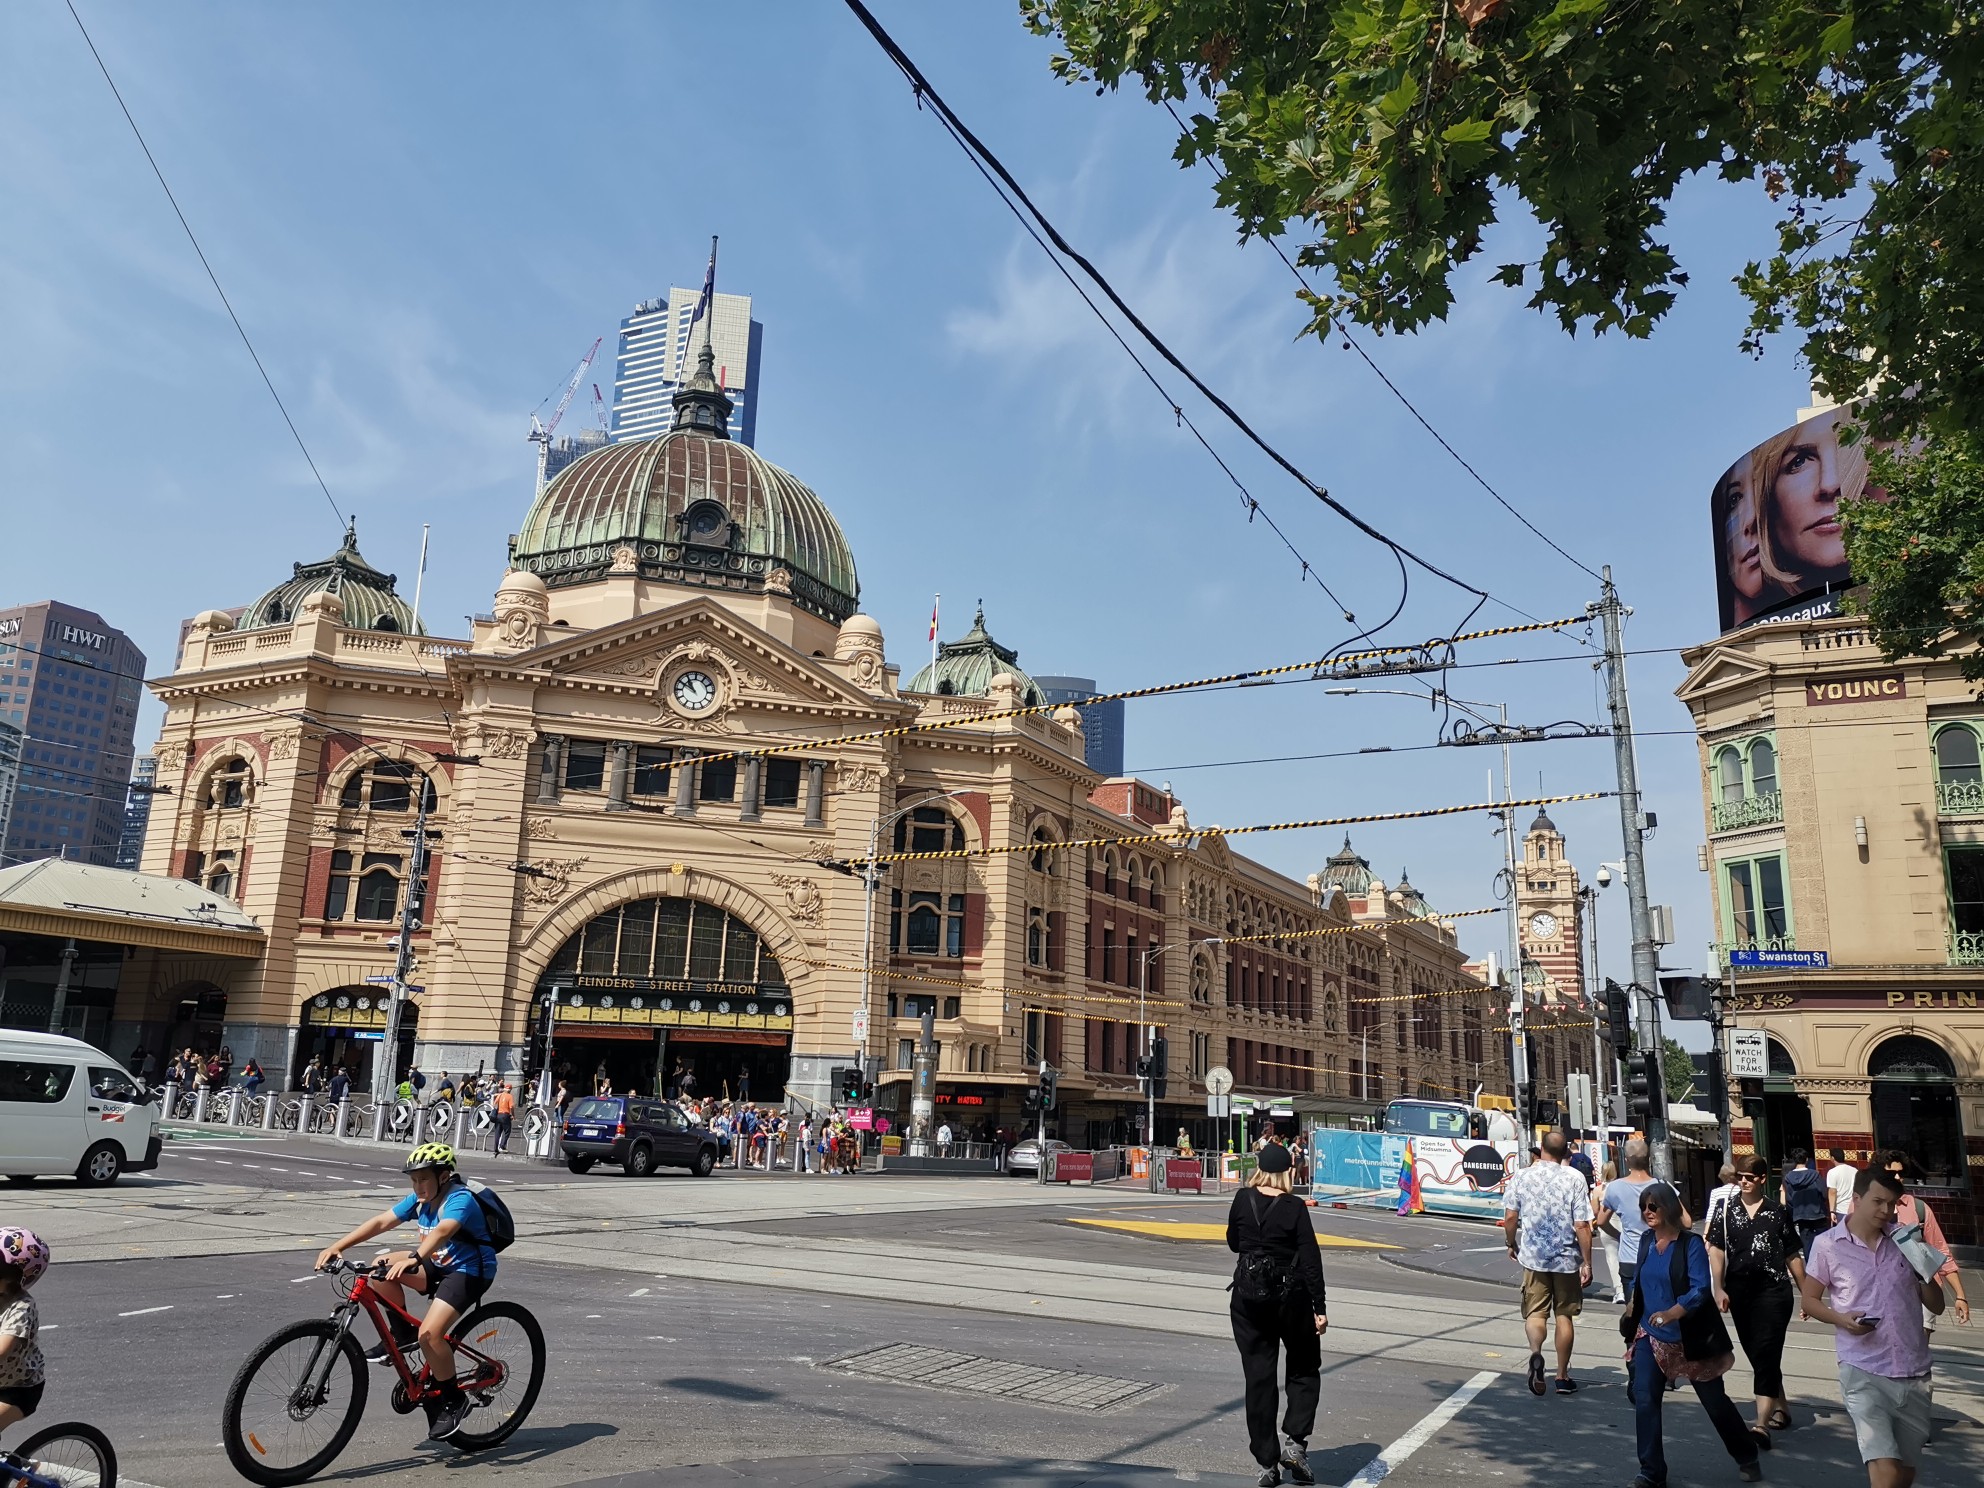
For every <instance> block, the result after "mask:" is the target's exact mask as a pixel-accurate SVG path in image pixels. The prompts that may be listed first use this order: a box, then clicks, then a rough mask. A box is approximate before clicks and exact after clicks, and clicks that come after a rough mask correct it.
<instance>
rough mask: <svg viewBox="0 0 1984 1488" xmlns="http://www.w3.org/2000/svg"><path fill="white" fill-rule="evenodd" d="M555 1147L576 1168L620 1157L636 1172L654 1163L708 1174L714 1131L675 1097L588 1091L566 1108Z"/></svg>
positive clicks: (714, 1150) (713, 1163)
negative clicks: (693, 1115) (591, 1093)
mask: <svg viewBox="0 0 1984 1488" xmlns="http://www.w3.org/2000/svg"><path fill="white" fill-rule="evenodd" d="M558 1135H559V1150H560V1151H562V1152H563V1153H564V1154H565V1166H566V1167H568V1168H570V1169H571V1170H572V1171H573V1172H574V1173H584V1172H586V1171H588V1170H589V1169H590V1168H591V1167H592V1165H593V1164H594V1163H600V1162H608V1163H618V1164H620V1166H621V1167H623V1168H624V1169H626V1171H627V1173H628V1174H629V1175H630V1176H632V1177H635V1178H645V1177H647V1175H648V1174H650V1173H652V1172H653V1171H654V1170H655V1169H656V1168H687V1169H689V1171H690V1172H692V1173H694V1174H695V1175H696V1176H697V1177H698V1178H707V1177H709V1175H710V1172H711V1170H712V1169H713V1168H715V1167H716V1158H717V1135H716V1133H715V1132H713V1131H711V1130H710V1129H709V1128H708V1127H706V1126H698V1125H697V1124H696V1123H695V1122H694V1121H692V1120H691V1119H690V1118H689V1114H688V1113H687V1112H686V1111H684V1110H683V1109H682V1108H681V1107H680V1106H678V1105H676V1104H675V1103H674V1102H673V1101H664V1100H649V1099H645V1098H643V1097H641V1096H637V1095H592V1096H586V1097H585V1098H583V1099H581V1100H575V1101H573V1102H572V1104H571V1105H570V1107H568V1108H567V1109H566V1111H565V1125H564V1128H563V1130H562V1131H560V1132H559V1134H558Z"/></svg>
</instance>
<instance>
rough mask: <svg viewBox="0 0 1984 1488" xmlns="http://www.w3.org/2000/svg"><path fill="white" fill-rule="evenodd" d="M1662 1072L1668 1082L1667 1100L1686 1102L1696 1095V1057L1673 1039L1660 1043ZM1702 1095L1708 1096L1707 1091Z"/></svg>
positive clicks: (1662, 1040) (1664, 1039)
mask: <svg viewBox="0 0 1984 1488" xmlns="http://www.w3.org/2000/svg"><path fill="white" fill-rule="evenodd" d="M1660 1072H1661V1076H1662V1078H1664V1079H1665V1080H1666V1082H1667V1098H1668V1099H1669V1100H1671V1101H1684V1100H1687V1099H1689V1098H1690V1097H1691V1096H1693V1095H1694V1093H1695V1056H1694V1055H1692V1054H1690V1053H1689V1052H1688V1051H1687V1050H1686V1049H1684V1048H1682V1047H1681V1045H1680V1044H1679V1043H1677V1042H1676V1041H1675V1040H1673V1039H1671V1038H1663V1039H1661V1041H1660ZM1702 1094H1703V1095H1704V1096H1706V1095H1707V1094H1708V1092H1707V1091H1703V1092H1702Z"/></svg>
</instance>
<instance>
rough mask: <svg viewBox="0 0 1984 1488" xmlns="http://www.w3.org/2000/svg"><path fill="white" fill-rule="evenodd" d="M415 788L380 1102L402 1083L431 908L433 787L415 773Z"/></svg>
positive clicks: (377, 1088)
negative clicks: (405, 1015) (419, 939)
mask: <svg viewBox="0 0 1984 1488" xmlns="http://www.w3.org/2000/svg"><path fill="white" fill-rule="evenodd" d="M413 788H414V790H415V792H416V793H417V795H418V804H417V805H416V806H415V807H414V813H413V831H412V832H410V833H409V834H407V835H409V836H411V837H412V838H413V848H412V850H411V851H410V852H409V853H408V854H407V860H406V861H407V873H406V892H405V893H404V894H402V895H401V896H400V945H399V954H398V955H397V956H396V957H395V958H394V960H393V986H392V995H391V999H390V1001H389V1002H388V1003H387V1005H386V1037H385V1041H384V1042H383V1043H382V1044H380V1046H379V1057H378V1058H377V1059H376V1060H374V1061H373V1069H374V1071H375V1073H374V1076H373V1081H372V1086H373V1095H374V1096H375V1097H376V1098H377V1099H379V1100H391V1099H392V1095H393V1089H394V1087H395V1086H396V1085H397V1084H398V1083H399V1082H398V1081H396V1080H395V1079H394V1078H393V1076H394V1075H395V1074H397V1073H398V1072H399V1050H400V1010H401V1009H402V1008H404V1007H405V1006H406V999H407V983H408V980H409V978H411V977H412V975H413V932H414V931H415V930H417V929H419V928H420V926H421V924H422V923H423V919H424V916H425V912H426V908H427V904H426V899H427V893H426V889H427V792H428V790H429V783H428V779H427V777H426V776H425V775H424V774H422V773H421V772H420V771H418V770H415V771H413Z"/></svg>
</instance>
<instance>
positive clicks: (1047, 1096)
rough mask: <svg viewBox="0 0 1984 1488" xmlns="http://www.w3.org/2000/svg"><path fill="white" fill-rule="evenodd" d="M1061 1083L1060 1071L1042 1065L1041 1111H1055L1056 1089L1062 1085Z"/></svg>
mask: <svg viewBox="0 0 1984 1488" xmlns="http://www.w3.org/2000/svg"><path fill="white" fill-rule="evenodd" d="M1060 1083H1061V1072H1060V1071H1059V1070H1057V1069H1054V1068H1051V1067H1050V1066H1048V1065H1042V1066H1041V1067H1040V1109H1041V1110H1043V1111H1051V1110H1053V1109H1054V1099H1055V1093H1056V1088H1057V1087H1058V1086H1059V1085H1060Z"/></svg>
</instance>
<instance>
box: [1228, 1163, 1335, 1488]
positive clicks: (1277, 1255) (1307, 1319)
mask: <svg viewBox="0 0 1984 1488" xmlns="http://www.w3.org/2000/svg"><path fill="white" fill-rule="evenodd" d="M1258 1161H1259V1166H1258V1167H1257V1168H1256V1169H1255V1172H1254V1176H1253V1177H1252V1178H1250V1179H1248V1180H1247V1186H1246V1187H1245V1188H1243V1189H1241V1190H1240V1192H1238V1193H1237V1194H1235V1195H1234V1196H1233V1208H1232V1210H1231V1211H1230V1212H1229V1213H1228V1214H1227V1216H1226V1248H1227V1249H1228V1250H1231V1251H1233V1252H1235V1253H1236V1254H1237V1255H1238V1256H1239V1257H1240V1259H1239V1261H1237V1262H1236V1263H1235V1265H1234V1268H1233V1286H1232V1292H1233V1306H1232V1317H1233V1341H1234V1342H1235V1343H1236V1344H1238V1345H1239V1347H1240V1368H1241V1372H1242V1373H1243V1374H1244V1375H1245V1376H1246V1380H1247V1445H1248V1446H1249V1447H1250V1448H1251V1449H1252V1451H1253V1454H1254V1460H1255V1461H1256V1462H1258V1463H1260V1465H1261V1475H1260V1477H1259V1479H1257V1481H1258V1482H1259V1483H1260V1484H1261V1485H1262V1488H1267V1485H1270V1484H1275V1483H1279V1482H1280V1481H1281V1470H1282V1468H1284V1467H1286V1468H1287V1469H1288V1476H1289V1481H1290V1482H1294V1483H1313V1482H1315V1481H1316V1479H1315V1477H1314V1476H1313V1475H1312V1474H1311V1473H1310V1471H1309V1431H1310V1429H1311V1428H1312V1427H1313V1426H1314V1425H1315V1423H1316V1399H1317V1396H1318V1395H1319V1394H1320V1393H1321V1391H1322V1382H1323V1350H1322V1344H1321V1343H1320V1341H1319V1340H1320V1339H1321V1337H1322V1334H1323V1332H1324V1331H1325V1330H1326V1329H1327V1328H1328V1327H1329V1325H1330V1320H1329V1315H1328V1312H1327V1311H1326V1310H1325V1308H1324V1306H1323V1263H1322V1259H1321V1257H1320V1256H1319V1255H1318V1254H1317V1251H1316V1229H1315V1226H1314V1225H1312V1224H1311V1223H1310V1222H1309V1206H1308V1205H1306V1204H1304V1203H1303V1202H1302V1201H1301V1200H1300V1199H1298V1198H1296V1197H1295V1195H1294V1192H1293V1187H1292V1183H1291V1179H1290V1174H1289V1166H1290V1163H1289V1156H1288V1149H1287V1148H1286V1147H1283V1146H1281V1145H1280V1144H1279V1143H1274V1142H1270V1143H1269V1144H1268V1145H1267V1146H1265V1147H1263V1148H1262V1149H1261V1151H1260V1153H1259V1156H1258ZM1282 1348H1286V1349H1287V1350H1288V1411H1287V1413H1286V1414H1285V1415H1284V1416H1283V1417H1282V1421H1281V1429H1282V1433H1283V1434H1282V1437H1281V1439H1280V1440H1278V1441H1277V1439H1276V1437H1275V1428H1274V1413H1275V1405H1276V1389H1275V1365H1276V1359H1277V1355H1278V1354H1279V1352H1280V1350H1281V1349H1282Z"/></svg>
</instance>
